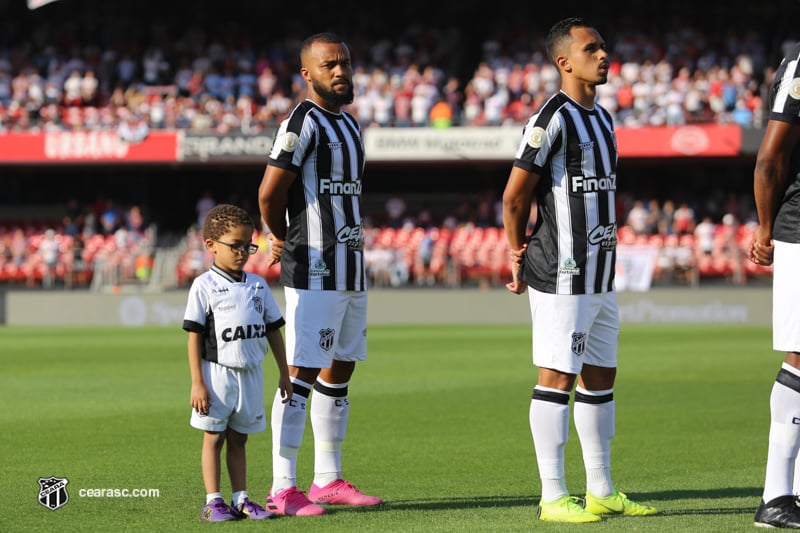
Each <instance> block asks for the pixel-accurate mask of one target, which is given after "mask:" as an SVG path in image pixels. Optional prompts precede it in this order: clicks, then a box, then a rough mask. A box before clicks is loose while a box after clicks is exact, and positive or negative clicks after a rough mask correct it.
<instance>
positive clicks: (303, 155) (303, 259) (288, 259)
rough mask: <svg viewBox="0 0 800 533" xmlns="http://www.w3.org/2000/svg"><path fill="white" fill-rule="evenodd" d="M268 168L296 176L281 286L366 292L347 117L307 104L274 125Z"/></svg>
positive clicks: (355, 150)
mask: <svg viewBox="0 0 800 533" xmlns="http://www.w3.org/2000/svg"><path fill="white" fill-rule="evenodd" d="M268 164H269V165H274V166H276V167H280V168H283V169H288V170H292V171H295V172H297V179H296V180H295V181H294V183H293V184H292V186H291V188H290V190H289V204H288V208H287V211H288V213H287V216H288V220H287V222H288V228H287V234H286V243H285V244H284V248H283V253H282V255H281V277H280V281H281V284H283V285H284V286H287V287H294V288H297V289H310V290H336V291H363V290H366V275H365V272H364V231H363V227H362V221H361V177H362V174H363V171H364V145H363V142H362V140H361V129H360V127H359V125H358V122H357V121H356V120H355V118H353V116H352V115H350V114H348V113H345V112H341V113H331V112H329V111H326V110H324V109H322V108H321V107H319V106H318V105H316V104H315V103H314V102H312V101H310V100H306V101H304V102H302V103H300V104H298V106H297V107H295V109H294V110H293V111H292V112H291V114H290V115H289V116H288V117H287V118H286V119H285V120H284V121H283V122H282V123H281V125H280V128H279V129H278V132H277V135H276V138H275V143H274V145H273V147H272V150H271V152H270V154H269V162H268Z"/></svg>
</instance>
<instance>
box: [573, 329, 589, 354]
mask: <svg viewBox="0 0 800 533" xmlns="http://www.w3.org/2000/svg"><path fill="white" fill-rule="evenodd" d="M584 351H586V333H583V332H580V331H579V332H577V333H573V334H572V353H574V354H575V355H583V352H584Z"/></svg>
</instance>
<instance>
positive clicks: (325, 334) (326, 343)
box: [319, 328, 336, 352]
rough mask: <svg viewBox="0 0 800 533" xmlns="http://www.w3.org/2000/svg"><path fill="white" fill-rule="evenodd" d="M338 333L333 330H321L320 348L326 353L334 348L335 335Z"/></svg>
mask: <svg viewBox="0 0 800 533" xmlns="http://www.w3.org/2000/svg"><path fill="white" fill-rule="evenodd" d="M335 332H336V330H335V329H333V328H324V329H321V330H319V347H320V348H322V349H323V350H325V351H326V352H327V351H328V350H330V349H331V348H332V347H333V334H334V333H335Z"/></svg>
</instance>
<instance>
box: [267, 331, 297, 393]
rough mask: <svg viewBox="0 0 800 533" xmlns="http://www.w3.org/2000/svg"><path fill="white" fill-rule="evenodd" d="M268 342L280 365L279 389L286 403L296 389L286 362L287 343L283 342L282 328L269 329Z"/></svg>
mask: <svg viewBox="0 0 800 533" xmlns="http://www.w3.org/2000/svg"><path fill="white" fill-rule="evenodd" d="M267 342H268V343H269V349H270V350H271V351H272V357H273V358H274V359H275V364H276V365H277V366H278V389H279V390H280V391H281V398H283V403H286V402H288V401H289V400H291V399H292V395H293V394H294V389H293V388H292V381H291V379H290V378H289V366H288V365H287V364H286V345H285V344H284V342H283V334H281V330H279V329H275V330H272V331H268V332H267Z"/></svg>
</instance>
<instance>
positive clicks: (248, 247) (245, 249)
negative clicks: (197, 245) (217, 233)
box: [211, 239, 258, 255]
mask: <svg viewBox="0 0 800 533" xmlns="http://www.w3.org/2000/svg"><path fill="white" fill-rule="evenodd" d="M211 240H212V241H214V242H216V243H218V244H224V245H225V246H227V247H228V248H230V249H231V250H232V251H234V252H239V253H240V254H247V255H253V254H254V253H256V252H257V251H258V245H257V244H253V243H250V244H230V243H227V242H222V241H218V240H216V239H211Z"/></svg>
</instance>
